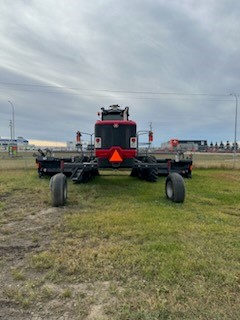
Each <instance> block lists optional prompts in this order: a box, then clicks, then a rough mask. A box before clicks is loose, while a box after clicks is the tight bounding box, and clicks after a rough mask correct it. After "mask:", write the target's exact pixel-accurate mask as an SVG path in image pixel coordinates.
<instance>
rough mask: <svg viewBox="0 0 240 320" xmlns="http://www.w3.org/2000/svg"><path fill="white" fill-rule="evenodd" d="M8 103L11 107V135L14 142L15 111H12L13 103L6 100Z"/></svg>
mask: <svg viewBox="0 0 240 320" xmlns="http://www.w3.org/2000/svg"><path fill="white" fill-rule="evenodd" d="M8 102H9V103H10V105H11V107H12V135H13V137H12V138H13V140H15V120H14V114H15V110H14V105H13V103H12V102H11V101H10V100H8Z"/></svg>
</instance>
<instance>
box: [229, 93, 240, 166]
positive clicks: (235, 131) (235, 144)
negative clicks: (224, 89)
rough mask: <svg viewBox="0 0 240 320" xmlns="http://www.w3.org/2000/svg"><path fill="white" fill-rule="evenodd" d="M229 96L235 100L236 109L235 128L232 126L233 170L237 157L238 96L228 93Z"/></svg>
mask: <svg viewBox="0 0 240 320" xmlns="http://www.w3.org/2000/svg"><path fill="white" fill-rule="evenodd" d="M230 96H234V97H235V99H236V108H235V126H234V149H233V155H234V156H233V157H234V158H233V161H234V163H233V165H234V168H235V163H236V156H237V116H238V96H237V94H236V93H230Z"/></svg>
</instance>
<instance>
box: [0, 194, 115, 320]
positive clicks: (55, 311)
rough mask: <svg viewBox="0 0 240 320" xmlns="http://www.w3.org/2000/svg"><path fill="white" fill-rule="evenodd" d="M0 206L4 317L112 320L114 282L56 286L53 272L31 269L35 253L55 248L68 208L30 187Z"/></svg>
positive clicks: (0, 296)
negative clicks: (56, 205) (51, 204)
mask: <svg viewBox="0 0 240 320" xmlns="http://www.w3.org/2000/svg"><path fill="white" fill-rule="evenodd" d="M20 200H21V201H20ZM0 209H1V211H0V218H1V220H0V221H1V224H0V257H1V258H0V305H1V308H0V319H2V320H4V319H6V320H9V319H11V320H23V319H24V320H27V319H31V320H40V319H44V320H46V319H51V320H54V319H62V320H66V319H86V320H94V319H108V318H107V316H106V315H104V311H103V309H104V305H105V303H107V302H108V303H109V301H110V297H109V293H108V292H109V283H107V282H103V283H101V282H99V283H91V284H86V283H85V284H82V283H76V284H73V283H58V284H56V283H53V282H51V281H49V280H46V273H47V272H48V271H49V270H47V271H45V270H41V271H40V272H38V271H36V270H35V269H34V268H31V267H30V262H29V261H30V260H31V257H32V256H34V255H36V254H38V253H41V252H44V251H45V250H47V249H48V248H49V247H50V246H51V244H52V242H53V241H54V239H55V231H56V228H57V226H58V225H59V223H60V222H61V220H62V216H63V215H64V214H65V213H66V210H67V209H66V208H52V207H49V204H48V203H47V201H45V202H44V201H42V199H38V198H36V196H34V197H31V195H29V194H28V195H26V194H25V193H24V190H22V192H21V190H20V191H19V190H18V192H17V193H16V192H15V193H13V192H8V193H5V194H4V195H2V196H1V208H0ZM76 282H77V280H76Z"/></svg>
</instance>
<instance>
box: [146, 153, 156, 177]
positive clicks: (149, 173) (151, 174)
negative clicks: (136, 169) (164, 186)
mask: <svg viewBox="0 0 240 320" xmlns="http://www.w3.org/2000/svg"><path fill="white" fill-rule="evenodd" d="M146 162H147V163H157V160H156V158H155V157H147V161H146ZM145 179H146V180H147V181H149V182H157V180H158V169H157V168H148V169H147V170H146V178H145Z"/></svg>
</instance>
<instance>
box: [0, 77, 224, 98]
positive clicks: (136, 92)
mask: <svg viewBox="0 0 240 320" xmlns="http://www.w3.org/2000/svg"><path fill="white" fill-rule="evenodd" d="M0 84H2V85H5V86H18V87H21V86H22V87H35V88H38V87H39V88H52V89H66V90H76V91H77V90H80V91H96V92H108V93H124V94H125V93H130V94H146V95H175V96H208V97H210V96H211V97H213V96H215V97H226V96H229V94H222V93H188V92H156V91H130V90H110V89H92V88H80V87H65V86H53V85H38V84H23V83H10V82H3V81H0ZM18 90H23V91H25V90H24V89H18ZM28 91H31V90H28ZM39 92H40V91H39Z"/></svg>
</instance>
